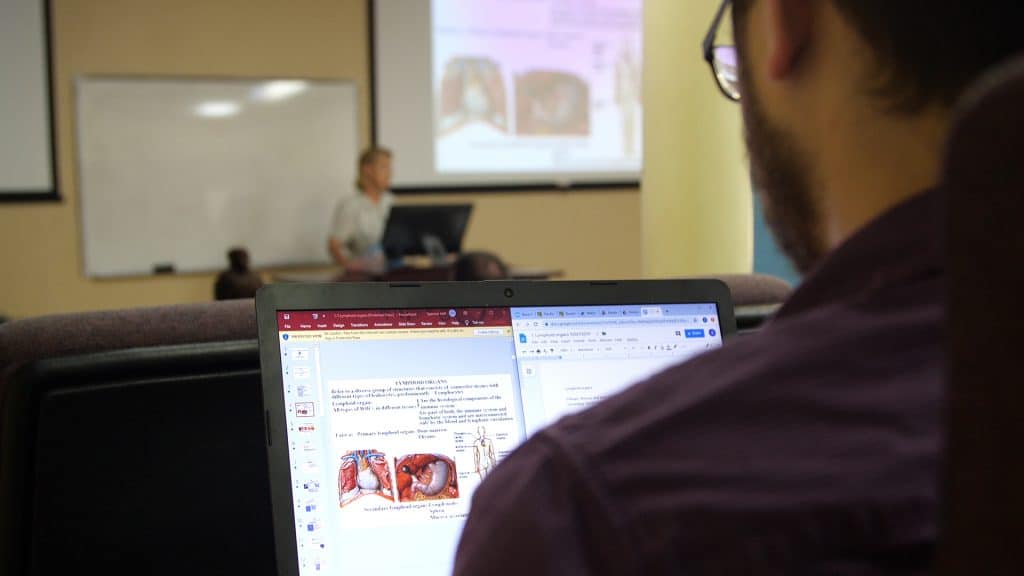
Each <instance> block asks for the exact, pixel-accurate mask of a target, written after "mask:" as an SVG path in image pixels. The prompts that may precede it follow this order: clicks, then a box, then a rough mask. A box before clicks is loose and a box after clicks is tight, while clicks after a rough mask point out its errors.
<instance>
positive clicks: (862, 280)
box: [456, 0, 1024, 574]
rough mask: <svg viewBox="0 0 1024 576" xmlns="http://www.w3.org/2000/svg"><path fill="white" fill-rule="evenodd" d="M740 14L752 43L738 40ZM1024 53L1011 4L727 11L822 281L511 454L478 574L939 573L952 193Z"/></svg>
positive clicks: (761, 139)
mask: <svg viewBox="0 0 1024 576" xmlns="http://www.w3.org/2000/svg"><path fill="white" fill-rule="evenodd" d="M730 9H731V12H732V13H731V18H730ZM730 22H732V23H733V24H734V27H735V38H736V44H737V46H735V47H733V46H725V45H720V43H718V42H716V41H715V39H716V38H717V37H723V35H722V34H721V33H720V32H719V31H718V28H719V27H720V26H722V25H723V24H724V25H728V24H729V23H730ZM1022 48H1024V37H1022V36H1021V35H1020V34H1019V32H1017V31H1016V30H1015V29H1014V25H1013V24H1012V19H1010V18H1008V17H1007V11H1006V5H1005V4H1003V3H994V2H981V3H973V4H971V6H970V7H969V8H968V7H966V6H965V5H963V4H962V3H960V2H955V1H952V0H933V1H930V2H923V1H910V0H907V1H900V2H892V1H888V0H736V1H734V2H729V1H726V2H724V3H723V7H722V10H721V11H720V12H719V14H718V18H716V20H715V22H714V23H713V26H712V30H711V32H710V33H709V38H708V42H707V45H706V57H707V58H708V59H709V62H711V63H712V64H713V67H714V71H715V74H716V81H718V83H719V86H720V88H721V89H722V92H723V93H724V94H725V96H727V97H729V98H731V99H734V100H738V101H740V102H741V105H742V107H743V114H744V119H745V124H746V136H747V144H748V149H749V152H750V158H751V169H752V173H753V176H754V180H755V187H756V188H757V190H758V191H759V192H760V193H761V194H762V195H763V200H764V202H765V205H766V211H767V213H768V217H769V221H770V223H771V224H772V226H773V229H774V231H775V233H776V235H777V237H778V238H779V240H780V243H781V245H782V246H783V248H784V249H785V250H786V252H787V253H788V255H789V256H790V257H791V259H792V260H793V261H794V263H795V264H796V265H797V266H798V268H800V269H801V271H803V272H804V273H805V274H807V276H806V280H805V282H804V284H803V285H802V286H801V287H800V288H799V289H798V290H797V291H796V292H795V293H794V294H793V296H792V297H791V298H790V299H789V301H788V302H786V304H785V305H784V306H783V308H782V309H781V311H780V312H779V314H778V315H777V317H776V318H775V319H774V320H773V321H772V322H770V323H769V324H768V325H767V326H766V327H765V328H764V329H763V330H762V331H760V332H759V333H758V334H757V335H755V336H752V337H749V338H746V339H743V340H739V341H737V342H733V343H731V344H729V345H727V346H726V347H725V348H723V349H721V350H718V351H714V352H711V353H709V354H706V355H704V356H701V357H699V358H697V359H694V360H693V361H690V362H688V363H686V364H683V365H680V366H677V367H675V368H673V369H670V370H669V371H667V372H665V373H663V374H661V375H659V376H656V377H654V378H652V379H651V380H649V381H646V382H643V383H640V384H637V385H635V386H633V387H632V388H630V389H629V390H627V391H625V392H624V393H622V394H620V395H618V396H616V397H614V398H611V399H609V400H607V401H605V402H603V403H601V404H599V405H598V406H595V407H594V408H592V409H590V410H588V411H585V412H583V413H580V414H577V415H574V416H570V417H568V418H565V419H563V420H561V421H560V422H558V423H557V424H555V425H553V426H551V427H549V428H547V429H546V430H544V431H542V432H540V433H538V434H536V435H534V436H533V437H532V438H531V439H530V440H529V441H527V442H526V443H525V444H524V445H523V446H522V447H520V448H519V449H518V450H517V451H516V452H514V453H513V454H512V455H510V456H509V457H508V458H506V459H505V460H504V461H503V462H502V463H500V464H499V465H498V466H497V468H496V469H495V470H494V471H493V473H491V475H490V476H488V478H487V480H486V481H485V482H484V483H483V484H482V485H481V487H480V488H479V489H478V491H477V492H476V495H475V497H474V500H473V507H472V511H471V513H470V517H469V520H468V522H467V524H466V526H465V529H464V532H463V537H462V542H461V544H460V547H459V551H458V557H457V560H456V573H457V574H520V573H527V574H582V573H590V574H668V573H673V574H674V573H679V574H701V573H705V574H706V573H715V574H748V573H758V574H815V573H821V574H890V573H917V572H921V571H925V570H927V568H928V567H929V565H930V561H931V546H932V544H933V542H934V540H935V537H936V530H937V526H936V524H937V515H938V462H939V458H940V456H941V454H940V447H941V431H942V422H941V414H942V406H943V393H942V370H943V357H942V346H943V344H942V340H941V332H942V325H943V321H944V318H943V315H944V311H943V308H944V302H943V296H942V290H943V282H944V270H943V263H942V261H941V246H940V245H939V235H938V234H939V231H940V230H941V219H942V218H943V215H941V214H940V213H939V210H938V208H937V206H936V198H935V196H936V193H935V192H933V191H932V189H933V188H934V187H935V186H936V185H937V184H938V182H939V174H940V167H941V162H942V154H943V147H944V144H945V139H946V137H947V134H948V132H949V128H950V123H951V108H952V105H953V103H954V102H955V101H956V99H957V98H958V97H959V95H960V94H961V93H962V92H963V90H964V88H965V87H966V86H967V85H968V84H969V83H970V82H971V81H972V80H973V79H975V78H977V77H978V76H979V75H980V74H981V72H982V71H983V70H985V69H986V68H988V67H989V66H991V65H993V64H996V63H997V62H999V61H1001V60H1003V59H1005V58H1007V57H1010V56H1011V55H1013V54H1014V53H1016V52H1017V51H1019V50H1021V49H1022ZM979 201H984V199H979Z"/></svg>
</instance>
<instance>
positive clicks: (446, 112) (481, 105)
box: [438, 57, 508, 137]
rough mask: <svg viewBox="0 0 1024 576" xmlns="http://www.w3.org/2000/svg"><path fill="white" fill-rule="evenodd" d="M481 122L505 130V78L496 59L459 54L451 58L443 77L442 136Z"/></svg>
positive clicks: (439, 124) (506, 118)
mask: <svg viewBox="0 0 1024 576" xmlns="http://www.w3.org/2000/svg"><path fill="white" fill-rule="evenodd" d="M472 122H482V123H485V124H488V125H490V126H492V127H493V128H495V129H497V130H500V131H502V132H505V131H506V130H508V113H507V103H506V97H505V81H504V79H503V78H502V77H501V71H500V68H499V66H498V64H497V63H496V62H494V61H493V60H490V59H487V58H466V57H457V58H453V59H451V60H449V61H448V64H447V65H446V66H445V68H444V77H443V78H442V80H441V97H440V118H439V119H438V127H439V136H441V137H444V136H446V135H448V134H451V133H452V132H456V131H458V130H459V129H461V128H463V127H464V126H466V125H467V124H469V123H472Z"/></svg>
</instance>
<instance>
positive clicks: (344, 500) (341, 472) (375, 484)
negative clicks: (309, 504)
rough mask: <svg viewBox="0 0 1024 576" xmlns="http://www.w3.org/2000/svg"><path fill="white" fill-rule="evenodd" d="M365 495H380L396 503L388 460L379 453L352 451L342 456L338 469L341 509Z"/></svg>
mask: <svg viewBox="0 0 1024 576" xmlns="http://www.w3.org/2000/svg"><path fill="white" fill-rule="evenodd" d="M364 496H379V497H381V498H384V499H386V500H390V501H394V494H393V488H392V482H391V471H390V470H388V459H387V456H386V455H385V454H384V453H383V452H379V451H377V450H353V451H351V452H346V453H345V454H343V455H342V457H341V463H340V465H339V467H338V498H339V501H340V506H341V507H342V508H344V507H345V506H347V505H349V504H351V503H353V502H355V501H356V500H358V499H360V498H362V497H364Z"/></svg>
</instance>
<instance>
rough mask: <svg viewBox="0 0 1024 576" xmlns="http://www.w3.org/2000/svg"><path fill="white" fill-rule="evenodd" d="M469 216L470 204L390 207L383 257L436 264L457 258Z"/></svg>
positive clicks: (385, 229) (471, 206)
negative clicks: (424, 258) (423, 258)
mask: <svg viewBox="0 0 1024 576" xmlns="http://www.w3.org/2000/svg"><path fill="white" fill-rule="evenodd" d="M472 212H473V205H472V204H414V205H401V206H392V207H391V211H390V212H389V213H388V221H387V224H386V225H385V227H384V235H383V237H382V239H381V244H382V245H383V247H384V253H385V254H386V255H387V257H388V259H389V260H395V259H398V258H402V257H403V256H418V255H424V254H425V255H427V256H431V257H432V258H433V259H434V260H437V261H441V260H443V259H444V257H445V256H447V255H448V254H458V253H459V252H461V251H462V239H463V237H464V236H465V235H466V226H467V225H468V224H469V217H470V215H471V214H472Z"/></svg>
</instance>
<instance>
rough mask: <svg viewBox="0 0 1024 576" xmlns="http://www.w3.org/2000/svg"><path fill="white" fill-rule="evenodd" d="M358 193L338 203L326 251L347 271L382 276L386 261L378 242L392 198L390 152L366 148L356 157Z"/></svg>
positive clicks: (392, 202)
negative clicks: (357, 164)
mask: <svg viewBox="0 0 1024 576" xmlns="http://www.w3.org/2000/svg"><path fill="white" fill-rule="evenodd" d="M356 187H357V188H358V190H357V191H356V193H355V194H350V195H348V196H345V197H344V198H342V199H341V200H339V201H338V205H337V207H336V208H335V209H334V218H333V220H332V221H331V229H330V236H329V237H328V238H327V250H328V252H329V253H330V255H331V258H332V259H333V260H334V262H335V263H337V264H338V265H340V266H342V267H344V268H345V271H346V272H367V273H381V272H383V271H384V268H385V265H386V259H385V257H384V249H383V247H382V246H381V239H382V237H383V236H384V225H385V224H386V223H387V219H388V214H389V213H390V212H391V206H392V204H394V202H395V197H394V195H393V194H391V192H390V190H389V188H390V187H391V151H390V150H388V149H386V148H369V149H367V150H366V151H365V152H363V153H362V155H360V156H359V179H358V180H357V181H356Z"/></svg>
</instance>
